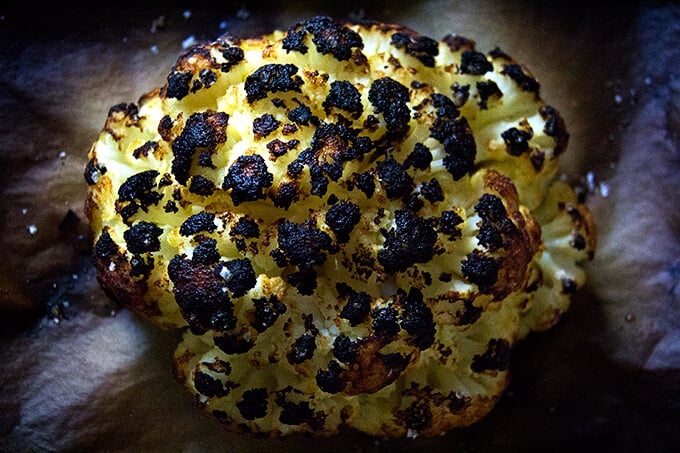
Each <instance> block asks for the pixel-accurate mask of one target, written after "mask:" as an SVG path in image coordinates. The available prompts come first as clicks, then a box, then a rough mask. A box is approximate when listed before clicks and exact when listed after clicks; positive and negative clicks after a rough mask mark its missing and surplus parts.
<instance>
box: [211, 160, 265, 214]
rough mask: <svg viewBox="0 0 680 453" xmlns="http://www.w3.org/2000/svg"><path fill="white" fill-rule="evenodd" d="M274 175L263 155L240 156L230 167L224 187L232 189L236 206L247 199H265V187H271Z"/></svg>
mask: <svg viewBox="0 0 680 453" xmlns="http://www.w3.org/2000/svg"><path fill="white" fill-rule="evenodd" d="M273 180H274V175H272V174H271V173H269V172H268V171H267V164H266V163H265V161H264V159H263V158H262V156H260V155H259V154H253V155H249V156H239V157H238V159H236V161H235V162H234V163H233V164H232V165H231V166H230V167H229V171H228V172H227V175H226V176H225V177H224V183H223V184H222V188H223V189H224V190H229V189H231V199H232V201H233V202H234V204H235V205H236V206H238V205H239V204H241V203H243V202H245V201H255V200H258V199H264V198H265V193H264V189H265V188H267V187H271V185H272V182H273Z"/></svg>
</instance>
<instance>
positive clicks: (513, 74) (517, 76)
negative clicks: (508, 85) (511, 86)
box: [501, 64, 541, 95]
mask: <svg viewBox="0 0 680 453" xmlns="http://www.w3.org/2000/svg"><path fill="white" fill-rule="evenodd" d="M501 74H504V75H507V76H508V77H510V78H511V79H512V80H514V81H515V83H517V85H519V87H520V89H522V91H528V92H529V93H534V94H536V95H538V92H539V90H540V88H541V85H540V84H539V83H538V81H537V80H536V79H534V78H533V77H532V76H530V75H529V74H527V73H526V72H524V70H523V69H522V66H520V65H518V64H506V65H504V66H503V70H502V71H501Z"/></svg>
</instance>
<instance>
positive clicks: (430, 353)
mask: <svg viewBox="0 0 680 453" xmlns="http://www.w3.org/2000/svg"><path fill="white" fill-rule="evenodd" d="M567 141H568V134H567V131H566V129H565V125H564V122H563V120H562V119H561V117H560V115H559V113H558V111H557V110H556V109H555V108H553V107H551V106H549V105H547V104H545V103H544V102H543V101H542V99H541V98H540V97H539V83H538V81H537V80H536V79H535V78H534V77H533V76H532V74H531V73H530V72H529V71H528V70H527V69H526V68H525V67H523V66H522V65H520V64H518V63H517V62H516V61H514V60H513V59H512V58H511V57H509V56H508V55H506V54H505V53H503V52H502V51H500V50H499V49H495V50H493V51H491V52H489V53H488V54H483V53H481V52H478V51H477V50H475V45H474V42H473V41H471V40H468V39H465V38H462V37H459V36H454V35H450V36H446V37H445V38H443V39H442V40H441V41H435V40H433V39H430V38H428V37H425V36H421V35H419V34H417V33H415V32H414V31H412V30H409V29H406V28H403V27H400V26H394V25H388V24H382V23H374V22H365V23H339V22H336V21H334V20H332V19H330V18H328V17H316V18H312V19H310V20H308V21H304V22H302V23H299V24H296V25H294V26H293V27H291V28H290V29H289V30H287V31H276V32H273V33H272V34H270V35H268V36H263V37H259V38H251V39H238V38H235V37H231V36H224V37H222V38H220V39H218V40H217V41H216V42H213V43H210V44H201V45H198V46H196V47H194V48H192V49H190V50H189V51H188V52H187V53H185V54H184V55H182V56H181V57H180V58H179V59H178V60H177V63H176V64H175V66H174V67H173V68H172V71H171V72H170V74H169V76H168V78H167V84H165V86H163V87H162V88H159V89H156V90H154V91H151V92H150V93H148V94H146V95H144V96H142V97H141V98H140V99H139V101H138V102H137V103H130V104H120V105H116V106H114V107H113V108H111V110H110V112H109V115H108V119H107V121H106V125H105V127H104V130H103V131H102V133H101V135H100V136H99V138H98V140H97V141H96V143H94V145H93V146H92V148H91V150H90V152H89V162H88V164H87V167H86V170H85V179H86V180H87V183H88V198H87V202H86V211H87V214H88V217H89V219H90V222H91V226H92V229H93V232H94V234H95V244H94V252H93V253H94V260H95V264H96V269H97V273H98V277H99V279H100V282H101V283H102V286H103V287H104V288H105V290H106V291H107V292H108V294H110V296H111V297H113V298H115V299H117V300H118V301H120V302H121V303H123V304H125V306H127V307H129V308H130V309H131V310H133V311H134V312H136V313H139V314H141V315H143V316H145V317H147V318H149V319H150V320H152V321H154V322H155V323H157V324H158V325H160V326H163V327H165V328H185V330H186V333H185V334H184V339H183V342H182V343H181V344H180V345H179V347H178V349H177V351H176V354H175V357H174V370H175V374H176V376H177V378H178V379H179V380H180V381H181V382H182V383H183V384H184V385H186V387H187V388H188V389H189V390H190V391H191V392H192V393H193V394H194V395H195V399H196V402H197V403H198V404H199V405H200V406H201V407H203V408H204V409H205V410H206V411H208V412H209V413H211V414H213V415H214V416H215V417H216V418H217V419H218V420H219V421H220V422H222V423H224V424H225V425H226V426H228V427H229V428H231V429H234V430H238V431H245V432H252V433H259V434H263V435H269V436H282V435H287V434H290V433H296V432H303V433H316V434H332V433H336V432H338V431H340V430H343V429H350V428H351V429H357V430H360V431H363V432H366V433H370V434H374V435H380V436H416V435H422V436H432V435H437V434H441V433H443V432H445V431H446V430H449V429H452V428H455V427H462V426H467V425H470V424H471V423H474V422H476V421H478V420H480V419H481V418H482V417H484V416H485V415H486V414H487V413H488V412H489V411H490V410H491V409H492V407H493V405H494V404H495V402H496V401H497V399H498V397H499V395H500V394H501V393H502V392H503V390H504V388H505V387H506V385H507V381H508V365H509V362H510V356H511V351H512V348H513V345H514V344H515V343H516V342H517V341H518V340H521V339H522V338H524V337H525V336H526V335H527V334H528V333H529V332H530V331H532V330H542V329H547V328H549V327H550V326H552V325H553V324H554V323H555V322H557V321H558V320H559V318H560V316H561V315H562V314H563V313H564V312H565V311H566V310H567V309H568V306H569V303H570V297H571V295H572V294H573V293H574V291H576V290H577V289H578V288H579V287H580V286H581V285H582V284H583V283H584V279H585V276H584V272H583V270H582V268H581V267H580V264H581V263H582V262H584V261H586V260H588V259H590V258H592V254H593V252H594V247H595V233H594V227H593V225H592V222H591V220H590V216H589V213H588V210H587V209H586V207H585V206H584V205H583V203H581V202H580V201H579V200H578V199H577V196H576V195H575V193H574V191H573V190H572V188H571V187H570V186H569V185H567V184H566V183H565V182H562V181H560V180H559V179H558V178H556V172H557V170H558V157H559V155H560V154H561V153H562V152H563V151H565V148H566V146H567Z"/></svg>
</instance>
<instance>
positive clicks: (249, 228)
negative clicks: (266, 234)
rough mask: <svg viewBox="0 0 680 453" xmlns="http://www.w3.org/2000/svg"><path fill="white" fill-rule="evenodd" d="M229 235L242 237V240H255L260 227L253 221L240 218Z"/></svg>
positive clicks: (258, 234)
mask: <svg viewBox="0 0 680 453" xmlns="http://www.w3.org/2000/svg"><path fill="white" fill-rule="evenodd" d="M229 234H230V235H231V236H243V237H244V238H256V237H259V236H260V227H259V226H258V225H257V222H255V221H254V220H251V219H248V218H246V217H241V218H240V219H238V221H237V222H236V224H235V225H234V227H233V228H232V229H231V231H230V233H229Z"/></svg>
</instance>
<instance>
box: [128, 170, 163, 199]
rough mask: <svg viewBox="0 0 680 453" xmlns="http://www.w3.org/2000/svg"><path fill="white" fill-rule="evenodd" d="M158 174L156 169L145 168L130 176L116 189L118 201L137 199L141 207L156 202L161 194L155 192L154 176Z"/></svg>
mask: <svg viewBox="0 0 680 453" xmlns="http://www.w3.org/2000/svg"><path fill="white" fill-rule="evenodd" d="M159 175H160V173H158V172H157V171H156V170H146V171H143V172H141V173H136V174H134V175H132V176H130V177H129V178H128V179H126V180H125V182H124V183H123V184H121V186H120V188H119V189H118V199H119V200H120V201H135V200H137V201H139V204H140V205H141V207H142V208H146V207H148V206H150V205H152V204H158V202H159V201H160V200H161V198H163V196H162V195H161V194H160V193H158V192H155V191H154V190H152V189H154V188H155V187H156V178H157V177H158V176H159Z"/></svg>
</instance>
